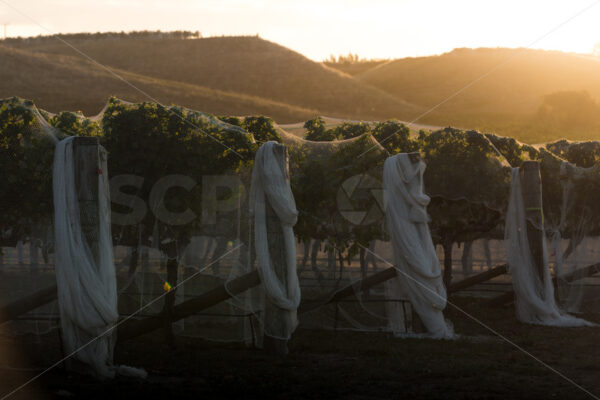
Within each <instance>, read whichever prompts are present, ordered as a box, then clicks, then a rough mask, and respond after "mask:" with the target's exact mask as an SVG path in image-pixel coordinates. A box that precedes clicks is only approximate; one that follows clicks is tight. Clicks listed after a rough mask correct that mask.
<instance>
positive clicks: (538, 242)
mask: <svg viewBox="0 0 600 400" xmlns="http://www.w3.org/2000/svg"><path fill="white" fill-rule="evenodd" d="M521 192H522V194H523V205H524V207H525V217H526V218H527V222H526V225H527V239H528V242H529V249H530V251H531V257H532V261H533V264H534V268H535V271H536V274H537V276H538V277H539V279H540V281H541V282H543V281H544V240H545V238H544V214H543V211H542V178H541V175H540V163H539V162H538V161H524V162H523V164H522V166H521Z"/></svg>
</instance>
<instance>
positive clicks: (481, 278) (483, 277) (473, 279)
mask: <svg viewBox="0 0 600 400" xmlns="http://www.w3.org/2000/svg"><path fill="white" fill-rule="evenodd" d="M507 271H508V270H507V267H506V264H503V265H498V266H496V267H494V268H492V269H489V270H487V271H485V272H482V273H480V274H477V275H473V276H470V277H468V278H466V279H463V280H462V281H460V282H456V283H453V284H452V285H450V287H449V288H448V292H449V293H455V292H458V291H460V290H464V289H467V288H469V287H471V286H474V285H477V284H478V283H482V282H485V281H489V280H490V279H493V278H495V277H497V276H500V275H504V274H506V273H507Z"/></svg>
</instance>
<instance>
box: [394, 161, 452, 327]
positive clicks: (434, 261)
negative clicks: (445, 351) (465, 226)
mask: <svg viewBox="0 0 600 400" xmlns="http://www.w3.org/2000/svg"><path fill="white" fill-rule="evenodd" d="M424 171H425V163H424V162H423V161H421V160H416V161H415V162H413V161H411V159H410V157H409V155H408V154H406V153H402V154H397V155H395V156H392V157H389V158H388V159H387V160H386V161H385V165H384V170H383V188H384V196H385V204H386V210H385V211H386V225H387V230H388V232H389V235H390V241H391V244H392V247H393V250H394V267H395V268H396V270H397V278H395V279H393V280H392V281H391V282H389V284H388V296H390V297H391V298H407V299H408V300H410V304H411V306H412V307H413V308H414V309H415V311H416V312H417V314H418V315H419V317H420V319H421V321H422V322H423V324H424V325H425V327H426V329H427V331H428V332H429V334H430V335H431V336H432V337H436V338H449V337H452V336H453V329H452V327H451V326H450V324H449V323H448V322H447V321H446V320H445V319H444V315H443V310H444V308H445V307H446V288H445V287H444V284H443V282H442V271H441V267H440V261H439V259H438V258H437V254H436V252H435V247H434V246H433V242H432V240H431V234H430V233H429V227H428V226H427V223H428V222H429V221H428V219H429V218H428V215H427V211H426V207H427V204H429V200H430V198H429V196H427V195H426V194H425V193H424V192H423V172H424ZM394 311H395V312H393V313H392V314H391V315H389V318H390V322H391V325H392V329H393V331H394V332H395V333H399V332H402V333H403V332H404V326H405V322H404V318H405V315H404V312H401V311H400V310H394Z"/></svg>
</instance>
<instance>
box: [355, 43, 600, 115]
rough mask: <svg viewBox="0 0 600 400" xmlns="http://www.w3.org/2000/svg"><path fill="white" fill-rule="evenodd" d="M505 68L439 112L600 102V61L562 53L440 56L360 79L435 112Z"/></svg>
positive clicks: (521, 110)
mask: <svg viewBox="0 0 600 400" xmlns="http://www.w3.org/2000/svg"><path fill="white" fill-rule="evenodd" d="M507 59H508V61H506V60H507ZM501 63H504V64H503V65H502V66H500V67H498V68H497V69H496V70H494V71H493V72H492V73H490V74H489V75H488V76H486V77H484V78H482V79H481V80H480V81H478V82H477V83H475V84H473V85H472V86H471V87H469V88H468V90H465V91H464V92H462V93H461V94H459V95H458V96H457V97H455V98H454V99H452V100H451V101H450V102H448V103H446V104H444V105H443V106H442V107H441V108H440V110H441V111H452V112H465V111H467V110H469V111H470V112H500V113H512V114H528V113H532V112H535V111H536V110H537V108H538V106H539V105H540V104H541V100H542V96H543V95H546V94H550V93H552V92H556V91H560V90H587V91H589V92H590V94H591V95H592V96H594V97H599V98H600V58H596V57H591V56H590V57H585V56H582V55H578V54H569V53H562V52H558V51H543V50H528V49H474V50H473V49H456V50H454V51H452V52H450V53H446V54H442V55H440V56H432V57H419V58H404V59H399V60H394V61H390V62H387V63H385V64H381V65H379V66H377V67H375V68H372V69H369V70H368V71H366V72H365V73H363V74H362V75H360V76H359V78H360V79H361V80H362V81H363V82H368V83H370V84H372V85H374V86H376V87H379V88H381V89H382V90H385V91H387V92H388V93H390V94H393V95H395V96H402V97H403V98H404V99H406V100H408V101H410V102H413V103H415V104H418V105H421V106H423V107H430V106H433V105H435V104H437V103H438V102H440V101H441V100H442V99H444V98H446V97H448V96H450V95H451V94H453V93H454V92H456V91H457V90H459V89H461V88H462V87H464V86H465V85H467V84H469V83H470V82H472V81H473V80H475V79H477V78H479V77H480V76H481V75H483V74H485V73H486V72H488V71H489V70H490V69H492V68H494V67H496V66H497V65H498V64H501Z"/></svg>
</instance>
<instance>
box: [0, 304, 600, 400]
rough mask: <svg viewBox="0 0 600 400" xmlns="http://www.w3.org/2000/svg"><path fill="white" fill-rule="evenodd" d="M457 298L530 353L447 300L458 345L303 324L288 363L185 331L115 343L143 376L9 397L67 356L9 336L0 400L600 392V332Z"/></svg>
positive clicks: (61, 375) (54, 338)
mask: <svg viewBox="0 0 600 400" xmlns="http://www.w3.org/2000/svg"><path fill="white" fill-rule="evenodd" d="M452 301H453V302H454V303H455V304H457V305H458V306H460V307H461V308H462V309H464V310H465V311H467V312H468V313H470V314H472V315H473V316H475V317H476V318H478V319H480V320H481V321H484V322H485V323H486V324H487V325H488V326H489V327H490V328H491V329H494V330H496V331H497V332H498V333H500V334H501V335H503V336H504V337H506V338H507V339H509V340H511V341H512V342H514V344H515V345H518V346H520V347H521V348H522V349H523V350H524V351H527V352H528V353H530V355H527V354H525V353H524V351H521V350H518V349H516V348H515V347H514V346H513V345H511V344H508V343H507V342H506V341H504V340H503V339H500V338H499V337H498V336H495V335H494V334H493V333H491V332H490V331H489V330H488V329H486V328H484V327H482V326H481V325H479V324H478V323H476V322H475V321H473V320H471V319H469V318H468V317H466V316H465V315H464V314H462V313H461V312H459V311H457V310H456V309H453V308H452V307H450V306H449V308H448V309H447V313H446V314H447V317H448V318H449V319H450V320H452V321H453V323H454V325H455V329H456V331H457V332H458V333H460V334H461V335H462V336H461V338H460V339H458V340H454V341H445V340H444V341H441V340H429V339H397V338H393V337H392V336H391V335H389V334H384V333H358V332H332V331H316V330H308V329H303V328H302V327H300V328H299V329H298V330H297V332H296V333H295V335H294V337H293V339H292V341H291V342H290V355H289V356H288V357H287V358H285V359H281V358H274V357H271V356H267V355H265V354H264V353H262V352H261V351H259V350H255V349H248V348H245V347H244V346H243V345H234V344H219V343H214V342H207V341H204V340H199V339H190V338H178V339H177V342H176V345H175V347H173V348H171V347H169V346H167V345H166V342H165V340H164V337H163V335H162V333H161V332H156V333H154V334H149V335H146V336H143V337H140V338H138V339H136V340H132V341H128V342H123V343H118V345H117V347H116V353H115V361H116V362H117V363H119V364H126V365H131V366H138V367H143V368H145V369H146V370H147V371H148V373H149V377H148V379H147V380H145V381H142V380H135V379H125V378H118V379H115V380H113V381H107V382H97V381H94V380H93V379H91V378H88V377H85V376H79V375H76V374H67V373H66V372H65V370H64V368H63V366H62V364H59V365H58V366H57V367H55V368H54V369H52V370H50V371H48V372H47V373H45V374H44V375H42V376H41V377H39V378H37V379H35V380H34V381H33V382H32V383H30V384H28V385H27V386H25V387H24V388H23V389H21V390H19V391H17V392H16V393H14V394H12V395H11V396H10V397H5V396H6V395H8V394H9V393H10V392H11V390H13V389H15V388H16V387H18V386H19V385H20V384H22V383H25V382H26V381H27V380H28V379H31V378H32V377H34V376H35V375H36V374H39V373H40V372H42V370H41V369H37V370H15V369H14V366H15V365H17V366H19V368H42V367H43V366H48V365H51V364H52V361H56V360H58V359H60V354H61V351H60V345H59V343H60V341H59V338H58V335H56V334H50V335H48V336H45V337H42V338H39V337H38V338H31V337H27V336H23V337H21V338H19V339H18V340H15V339H14V338H10V337H8V336H6V335H3V336H2V347H3V348H2V350H3V351H2V352H3V354H4V357H3V358H4V362H3V363H2V364H3V365H0V371H1V373H0V389H1V392H0V399H5V398H10V399H53V398H85V399H96V398H97V399H110V398H113V399H119V398H127V399H131V398H145V399H148V398H169V399H170V398H173V399H179V398H195V399H198V398H223V399H225V398H261V399H264V398H284V399H297V398H314V399H322V398H345V399H389V398H397V399H430V398H435V399H521V398H523V399H549V398H556V399H586V398H594V397H593V396H591V395H590V394H588V393H585V392H584V391H583V390H582V389H581V388H578V387H577V386H576V384H577V385H580V386H581V387H583V388H585V389H586V390H588V391H589V392H591V393H593V394H596V395H598V394H600V380H599V379H598V377H599V376H600V347H599V346H597V345H596V341H597V338H598V336H599V334H600V328H549V327H538V326H530V325H524V324H521V323H518V322H517V321H516V320H515V317H514V310H513V308H512V307H511V306H508V307H504V308H499V309H498V308H489V307H488V306H486V305H484V304H483V303H482V300H481V299H472V298H455V299H452ZM586 317H588V319H592V320H594V316H586ZM596 320H597V321H598V320H599V319H598V317H596ZM533 357H535V358H537V359H538V360H540V361H536V360H534V359H533ZM541 362H543V363H545V364H546V365H547V366H544V365H542V364H541ZM9 366H10V367H11V368H13V369H9V368H8V367H9ZM551 369H553V370H554V371H553V370H551ZM559 373H561V374H564V376H565V377H566V378H565V377H561V376H560V375H559ZM567 379H571V380H572V381H573V382H569V381H568V380H567Z"/></svg>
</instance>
